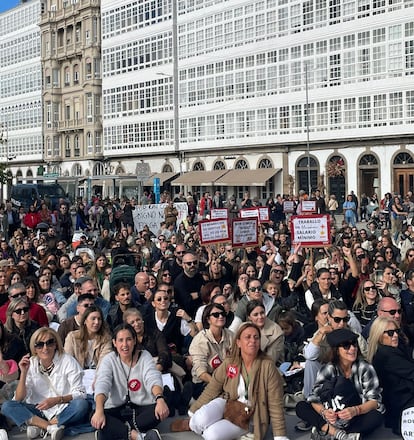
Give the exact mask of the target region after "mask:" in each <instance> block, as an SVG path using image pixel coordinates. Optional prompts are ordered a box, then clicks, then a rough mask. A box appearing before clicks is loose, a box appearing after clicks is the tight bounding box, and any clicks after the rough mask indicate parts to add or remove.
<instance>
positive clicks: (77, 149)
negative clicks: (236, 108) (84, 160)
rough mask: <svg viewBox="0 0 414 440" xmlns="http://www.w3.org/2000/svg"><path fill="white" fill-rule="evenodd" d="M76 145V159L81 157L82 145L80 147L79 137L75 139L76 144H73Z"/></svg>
mask: <svg viewBox="0 0 414 440" xmlns="http://www.w3.org/2000/svg"><path fill="white" fill-rule="evenodd" d="M73 144H74V145H73V146H74V156H75V157H80V145H79V136H77V135H76V136H75V139H74V143H73Z"/></svg>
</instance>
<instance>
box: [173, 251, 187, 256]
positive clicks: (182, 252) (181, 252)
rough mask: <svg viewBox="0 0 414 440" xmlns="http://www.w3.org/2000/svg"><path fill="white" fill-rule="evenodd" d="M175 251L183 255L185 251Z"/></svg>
mask: <svg viewBox="0 0 414 440" xmlns="http://www.w3.org/2000/svg"><path fill="white" fill-rule="evenodd" d="M175 253H176V254H177V255H183V254H184V253H185V251H175Z"/></svg>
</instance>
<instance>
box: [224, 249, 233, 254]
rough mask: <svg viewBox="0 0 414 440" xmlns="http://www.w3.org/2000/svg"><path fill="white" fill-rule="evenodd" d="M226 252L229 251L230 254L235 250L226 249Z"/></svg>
mask: <svg viewBox="0 0 414 440" xmlns="http://www.w3.org/2000/svg"><path fill="white" fill-rule="evenodd" d="M226 252H227V253H228V254H230V253H231V252H234V251H233V249H226Z"/></svg>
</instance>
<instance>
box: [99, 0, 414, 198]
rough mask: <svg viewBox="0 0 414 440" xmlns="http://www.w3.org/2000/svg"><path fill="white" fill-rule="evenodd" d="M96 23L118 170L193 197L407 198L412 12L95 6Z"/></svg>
mask: <svg viewBox="0 0 414 440" xmlns="http://www.w3.org/2000/svg"><path fill="white" fill-rule="evenodd" d="M101 11H102V39H103V40H102V62H103V65H102V72H103V109H104V111H103V113H104V122H103V124H104V134H103V146H104V154H105V156H107V157H110V158H111V160H116V161H118V164H119V166H118V170H120V171H123V172H125V173H133V172H134V171H135V166H136V161H137V159H140V160H142V161H144V162H148V163H149V164H150V168H151V171H152V172H158V173H159V172H167V171H168V172H175V173H179V172H189V173H187V175H188V178H187V180H186V179H185V178H184V177H183V176H181V177H179V178H178V179H177V182H183V183H184V184H185V185H188V186H190V187H192V188H193V190H197V191H202V190H204V188H209V187H210V188H211V187H217V188H221V189H224V190H225V192H226V193H227V195H231V194H235V195H239V196H240V195H241V194H242V192H243V191H244V190H246V189H250V191H251V192H253V194H254V195H257V196H258V197H259V198H261V199H263V200H264V199H266V198H267V197H268V196H269V195H271V194H276V193H282V192H284V193H286V192H291V191H293V192H297V191H298V190H300V189H305V190H307V189H308V188H309V187H311V188H315V187H317V186H319V187H323V189H324V190H325V191H326V193H335V194H337V196H338V198H339V199H340V200H343V199H344V196H345V195H346V193H347V192H349V191H350V190H354V191H355V192H356V193H357V194H361V193H363V192H366V193H368V194H370V193H372V192H373V191H377V192H378V193H380V194H383V193H384V192H386V191H389V190H393V191H397V192H401V193H404V192H406V191H407V190H408V189H413V186H414V168H413V167H414V142H413V128H414V125H413V124H414V76H413V74H414V6H413V2H412V1H405V2H404V1H403V0H342V1H341V0H331V1H327V0H300V1H297V0H296V1H290V2H288V1H287V0H255V1H252V0H244V1H242V0H232V1H228V0H227V1H226V0H198V1H195V0H180V1H178V2H177V3H176V4H175V5H174V4H173V3H172V1H171V0H170V1H168V0H159V1H157V2H154V1H142V2H139V3H136V2H131V1H129V0H102V3H101ZM175 24H176V27H175ZM175 31H176V32H175ZM174 85H176V87H174ZM175 91H176V96H174V92H175ZM174 98H175V99H174ZM174 110H175V111H174ZM307 110H308V111H307ZM307 115H308V119H307ZM174 121H176V122H179V139H178V141H176V140H175V139H174V135H175V132H174ZM308 164H309V167H308ZM263 169H268V170H269V169H271V170H273V171H274V172H273V173H272V172H271V171H263ZM195 170H205V171H208V172H210V171H214V170H223V171H225V174H224V175H222V176H221V177H217V175H218V174H220V173H213V174H214V175H213V174H212V175H211V176H210V177H211V180H208V178H207V180H208V181H207V182H206V181H205V180H206V179H205V178H203V177H201V174H196V173H194V172H193V171H195ZM238 170H239V171H238ZM259 175H262V176H264V177H263V179H264V178H265V179H266V180H265V181H262V180H263V179H258V178H257V177H258V176H259ZM309 175H310V177H311V182H310V185H309V180H308V177H309ZM226 176H227V178H226ZM242 176H244V179H243V178H242ZM172 184H173V185H174V181H173V182H172Z"/></svg>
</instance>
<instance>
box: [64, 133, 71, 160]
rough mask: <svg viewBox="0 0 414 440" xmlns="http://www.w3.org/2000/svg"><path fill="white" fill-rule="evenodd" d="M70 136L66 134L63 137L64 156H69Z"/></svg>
mask: <svg viewBox="0 0 414 440" xmlns="http://www.w3.org/2000/svg"><path fill="white" fill-rule="evenodd" d="M70 154H71V151H70V137H69V136H66V138H65V157H70Z"/></svg>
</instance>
